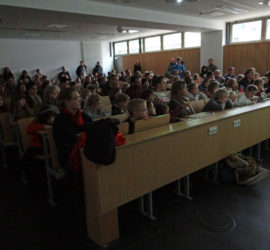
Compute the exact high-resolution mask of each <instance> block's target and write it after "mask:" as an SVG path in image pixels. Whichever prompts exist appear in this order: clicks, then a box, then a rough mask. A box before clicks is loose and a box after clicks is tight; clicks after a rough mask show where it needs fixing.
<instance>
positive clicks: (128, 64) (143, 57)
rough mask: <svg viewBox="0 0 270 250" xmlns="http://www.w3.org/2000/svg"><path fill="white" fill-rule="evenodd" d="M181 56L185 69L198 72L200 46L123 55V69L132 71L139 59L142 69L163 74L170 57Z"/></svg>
mask: <svg viewBox="0 0 270 250" xmlns="http://www.w3.org/2000/svg"><path fill="white" fill-rule="evenodd" d="M178 56H180V57H182V59H183V60H184V61H185V67H186V70H190V71H191V73H192V74H193V73H195V72H200V48H195V49H194V48H193V49H181V50H172V51H162V52H153V53H144V54H136V55H127V56H123V69H124V70H125V69H130V70H132V71H133V67H134V64H135V62H136V60H139V61H140V63H141V66H142V71H143V72H144V71H147V70H148V71H150V70H151V71H153V72H154V73H156V74H159V75H164V74H165V70H166V67H167V65H168V63H169V62H170V59H171V58H172V57H174V58H176V57H178Z"/></svg>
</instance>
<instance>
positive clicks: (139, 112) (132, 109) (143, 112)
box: [126, 98, 148, 134]
mask: <svg viewBox="0 0 270 250" xmlns="http://www.w3.org/2000/svg"><path fill="white" fill-rule="evenodd" d="M127 109H128V113H129V117H128V119H127V120H126V121H127V122H128V123H129V130H128V133H129V134H133V133H134V132H135V122H136V121H138V120H143V119H146V118H147V117H148V112H147V106H146V101H145V100H143V99H140V98H134V99H132V100H130V102H129V103H128V106H127Z"/></svg>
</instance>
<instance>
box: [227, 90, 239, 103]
mask: <svg viewBox="0 0 270 250" xmlns="http://www.w3.org/2000/svg"><path fill="white" fill-rule="evenodd" d="M237 97H238V95H237V94H236V93H235V92H234V91H229V99H230V100H231V101H232V102H233V106H236V102H237Z"/></svg>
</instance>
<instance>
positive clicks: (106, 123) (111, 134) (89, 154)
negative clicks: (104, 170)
mask: <svg viewBox="0 0 270 250" xmlns="http://www.w3.org/2000/svg"><path fill="white" fill-rule="evenodd" d="M118 124H119V120H117V119H111V118H108V119H101V120H98V121H96V122H93V123H92V124H91V126H89V127H88V128H87V131H86V132H87V136H86V143H85V147H84V155H85V157H86V158H87V159H88V160H90V161H92V162H95V163H98V164H102V165H109V164H112V163H113V162H114V161H115V135H116V134H117V133H118V127H117V125H118Z"/></svg>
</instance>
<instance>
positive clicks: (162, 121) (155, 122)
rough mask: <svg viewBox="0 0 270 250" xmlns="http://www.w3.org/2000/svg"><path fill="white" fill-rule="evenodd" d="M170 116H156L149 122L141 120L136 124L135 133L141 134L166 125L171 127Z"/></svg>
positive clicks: (148, 120)
mask: <svg viewBox="0 0 270 250" xmlns="http://www.w3.org/2000/svg"><path fill="white" fill-rule="evenodd" d="M169 123H170V115H169V114H167V115H160V116H154V117H153V118H150V119H147V120H139V121H136V123H135V132H140V131H144V130H148V129H152V128H157V127H160V126H164V125H169Z"/></svg>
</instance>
